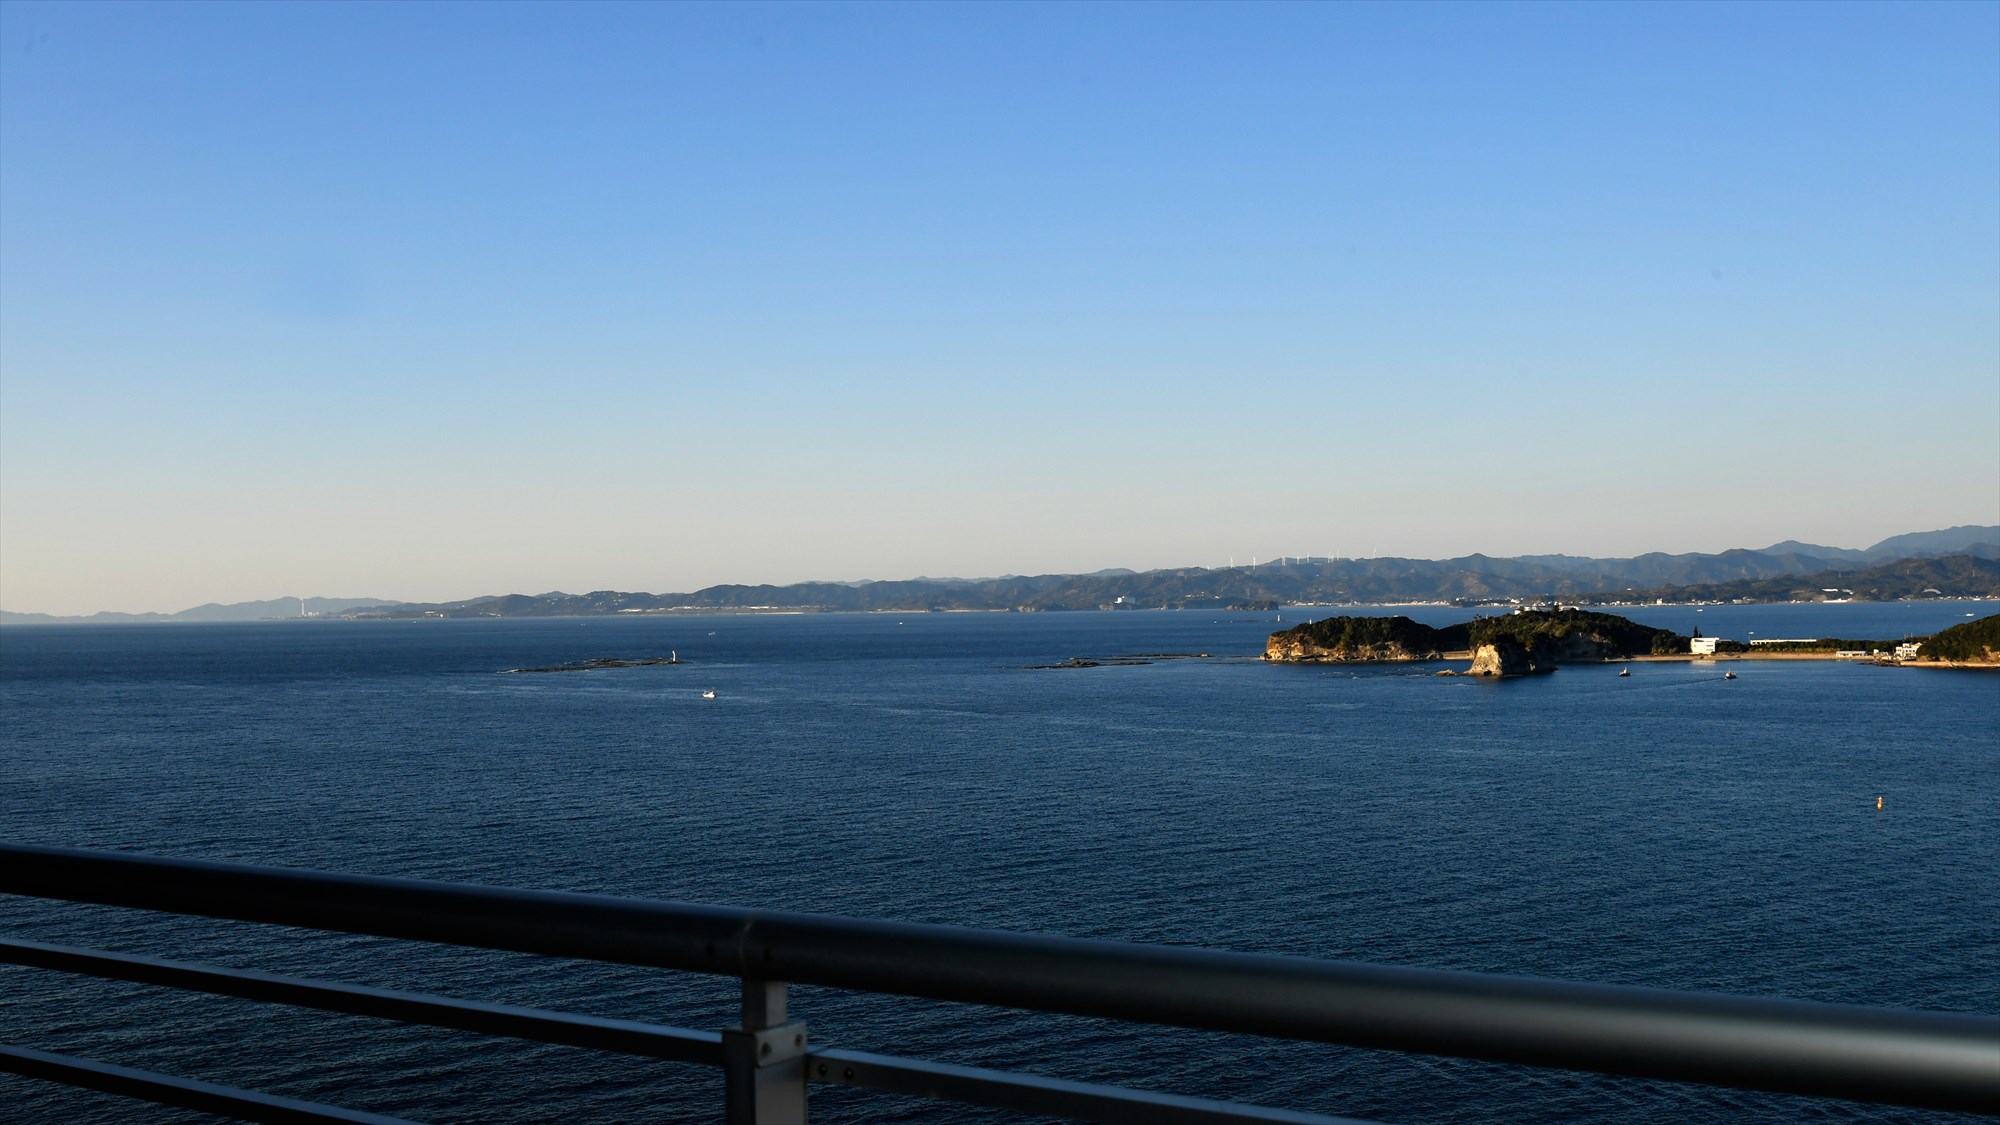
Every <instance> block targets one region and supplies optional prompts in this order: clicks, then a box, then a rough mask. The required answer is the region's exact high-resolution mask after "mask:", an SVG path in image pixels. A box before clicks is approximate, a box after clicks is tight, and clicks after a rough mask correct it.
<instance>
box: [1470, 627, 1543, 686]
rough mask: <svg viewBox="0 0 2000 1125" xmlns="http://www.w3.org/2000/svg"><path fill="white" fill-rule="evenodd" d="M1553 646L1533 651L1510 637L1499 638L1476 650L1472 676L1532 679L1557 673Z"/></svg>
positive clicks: (1539, 647) (1538, 646) (1540, 647)
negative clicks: (1526, 677)
mask: <svg viewBox="0 0 2000 1125" xmlns="http://www.w3.org/2000/svg"><path fill="white" fill-rule="evenodd" d="M1551 647H1552V646H1549V645H1535V646H1534V647H1532V648H1531V647H1529V646H1527V645H1524V644H1522V643H1521V642H1519V641H1517V640H1515V639H1514V638H1512V637H1508V636H1499V637H1495V638H1493V640H1492V641H1490V642H1488V643H1486V644H1483V645H1480V646H1478V647H1477V648H1475V649H1473V650H1472V667H1471V668H1469V669H1467V670H1466V673H1465V674H1466V675H1468V676H1498V677H1503V678H1504V677H1507V676H1532V675H1536V674H1537V673H1543V672H1553V671H1555V670H1556V660H1555V659H1554V656H1553V652H1552V651H1551Z"/></svg>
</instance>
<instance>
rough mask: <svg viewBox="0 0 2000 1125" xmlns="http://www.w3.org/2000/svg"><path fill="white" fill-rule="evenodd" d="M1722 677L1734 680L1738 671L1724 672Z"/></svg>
mask: <svg viewBox="0 0 2000 1125" xmlns="http://www.w3.org/2000/svg"><path fill="white" fill-rule="evenodd" d="M1722 678H1723V679H1725V680H1733V679H1735V678H1736V673H1734V672H1724V673H1723V674H1722Z"/></svg>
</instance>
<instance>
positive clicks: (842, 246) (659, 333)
mask: <svg viewBox="0 0 2000 1125" xmlns="http://www.w3.org/2000/svg"><path fill="white" fill-rule="evenodd" d="M1967 522H1979V523H1994V522H2000V5H1996V4H1992V3H1958V4H1939V5H1925V4H1897V5H1869V4H1842V5H1789V4H1756V5H1702V4H1668V5H1645V4H1630V5H1531V6H1508V5H1500V4H1474V5H1449V4H1424V5H1400V6H1374V5H1364V4H1340V5H1317V6H1313V5H1296V4H1287V5H1272V6H1259V5H1247V4H1230V5H1218V6H1201V5H1135V6H1125V5H1049V4H1041V5H1025V4H1024V5H993V6H982V5H966V4H952V5H942V4H940V5H861V6H850V5H833V4H812V5H783V4H765V5H740V6H704V5H697V4H673V5H666V4H661V5H638V4H595V5H534V4H508V5H491V6H487V5H452V4H433V5H409V6H399V5H389V4H374V5H356V4H334V5H313V4H285V5H247V4H216V5H176V4H166V3H149V4H141V5H119V4H100V5H81V4H42V3H34V2H26V0H8V2H7V3H6V4H4V5H0V606H4V607H5V608H7V609H11V610H16V611H46V612H88V611H91V610H96V609H106V608H110V609H129V610H140V609H161V610H172V609H178V608H183V607H185V606H187V605H192V604H195V603H197V602H201V601H208V600H220V601H235V600H243V599H249V598H262V597H270V596H276V595H281V594H308V595H312V594H324V595H330V596H348V595H355V596H379V597H392V598H410V599H431V598H446V597H459V596H470V595H477V594H484V593H502V592H510V591H524V592H538V591H541V590H546V589H552V588H563V589H571V590H585V589H594V588H618V589H644V590H656V591H657V590H687V589H694V588H697V587H699V586H702V585H706V584H710V583H713V582H722V581H776V582H785V581H796V580H803V579H813V578H840V579H848V578H862V577H879V578H897V577H908V576H911V575H915V574H961V575H987V574H998V573H1006V572H1022V573H1028V572H1048V571H1074V570H1094V569H1097V568H1100V567H1107V566H1130V567H1135V568H1150V567H1157V566H1176V565H1221V564H1223V563H1224V562H1226V561H1227V560H1228V559H1229V558H1230V557H1231V556H1234V557H1235V558H1236V559H1238V560H1239V561H1241V560H1245V559H1247V558H1249V557H1250V556H1252V555H1258V556H1266V557H1268V556H1271V555H1276V554H1280V553H1285V554H1303V553H1322V554H1323V553H1332V552H1339V553H1345V554H1366V553H1373V552H1379V553H1382V554H1404V555H1414V556H1425V557H1442V556H1448V555H1456V554H1461V553H1466V552H1471V551H1484V552H1487V553H1489V554H1515V553H1524V552H1536V553H1540V552H1556V551H1561V552H1570V553H1579V554H1599V555H1617V554H1632V553H1637V552H1642V551H1648V550H1669V551H1687V550H1720V549H1725V548H1728V547H1734V546H1761V545H1763V544H1766V543H1769V542H1772V541H1775V540H1778V539H1784V538H1794V537H1796V538H1800V539H1805V540H1810V541H1820V542H1828V543H1832V544H1835V545H1843V546H1862V545H1866V544H1867V543H1869V542H1872V541H1874V540H1876V539H1879V538H1882V537H1884V536H1887V535H1890V534H1895V533H1899V532H1904V531H1912V530H1925V529H1930V528H1934V527H1942V526H1947V525H1950V524H1957V523H1967Z"/></svg>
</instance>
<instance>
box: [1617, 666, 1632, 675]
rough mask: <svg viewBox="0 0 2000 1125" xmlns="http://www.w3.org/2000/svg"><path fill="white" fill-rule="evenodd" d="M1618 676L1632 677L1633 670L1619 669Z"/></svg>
mask: <svg viewBox="0 0 2000 1125" xmlns="http://www.w3.org/2000/svg"><path fill="white" fill-rule="evenodd" d="M1618 674H1619V675H1621V676H1629V675H1631V674H1632V669H1630V668H1620V669H1618Z"/></svg>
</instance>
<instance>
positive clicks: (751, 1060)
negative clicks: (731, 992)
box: [722, 977, 806, 1125]
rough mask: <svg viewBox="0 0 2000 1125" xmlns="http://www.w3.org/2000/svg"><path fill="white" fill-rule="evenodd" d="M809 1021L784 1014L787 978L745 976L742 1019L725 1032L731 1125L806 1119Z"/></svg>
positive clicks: (797, 1123) (792, 1123) (795, 1123)
mask: <svg viewBox="0 0 2000 1125" xmlns="http://www.w3.org/2000/svg"><path fill="white" fill-rule="evenodd" d="M805 1055H806V1025H805V1021H803V1020H797V1021H791V1020H787V1019H786V1018H785V982H784V981H770V980H751V979H749V978H747V977H746V978H744V980H743V1022H742V1023H741V1024H740V1025H738V1026H736V1027H732V1028H726V1029H724V1030H723V1032H722V1090H723V1094H722V1106H723V1120H724V1121H726V1122H728V1125H805V1120H806V1063H805Z"/></svg>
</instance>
